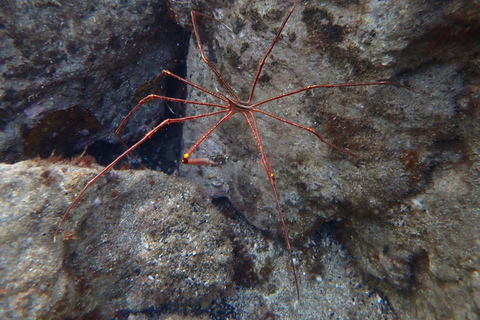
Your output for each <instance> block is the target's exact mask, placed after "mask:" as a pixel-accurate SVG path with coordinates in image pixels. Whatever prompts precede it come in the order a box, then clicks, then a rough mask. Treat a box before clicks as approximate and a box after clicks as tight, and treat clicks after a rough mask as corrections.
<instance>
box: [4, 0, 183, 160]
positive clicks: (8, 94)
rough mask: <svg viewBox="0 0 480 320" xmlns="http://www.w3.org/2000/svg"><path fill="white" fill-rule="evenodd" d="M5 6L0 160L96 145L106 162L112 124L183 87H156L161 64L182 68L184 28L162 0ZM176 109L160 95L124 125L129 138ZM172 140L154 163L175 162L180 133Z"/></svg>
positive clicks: (78, 150) (68, 153) (165, 84)
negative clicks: (147, 98)
mask: <svg viewBox="0 0 480 320" xmlns="http://www.w3.org/2000/svg"><path fill="white" fill-rule="evenodd" d="M0 6H1V10H0V20H1V25H0V76H1V81H0V101H1V102H2V103H1V104H0V160H2V161H7V162H13V161H18V160H19V159H25V158H33V157H36V156H38V155H40V156H41V157H43V158H46V157H48V156H50V154H51V153H52V152H53V151H55V153H56V154H57V155H60V154H62V155H65V156H72V155H75V154H76V153H77V154H78V153H81V152H82V151H83V149H84V148H85V147H86V146H91V145H92V144H94V143H95V142H97V144H96V145H94V146H92V147H91V148H90V150H89V151H90V152H91V153H93V154H95V155H96V157H97V159H98V161H100V162H101V163H104V164H106V163H108V162H110V161H111V160H110V159H111V158H110V157H109V155H105V154H102V155H101V156H100V155H99V154H100V153H101V152H103V151H105V150H104V149H105V148H106V147H110V146H111V149H112V150H111V152H112V153H114V152H115V149H114V147H113V146H112V145H118V146H120V141H119V140H118V138H117V137H116V135H115V134H114V131H115V130H116V129H117V127H118V126H119V125H120V123H121V121H122V120H123V118H124V117H125V116H126V115H127V113H128V112H129V111H130V110H131V109H133V107H134V106H135V105H136V104H137V102H138V101H139V100H140V99H142V98H143V97H144V96H146V95H148V94H150V93H157V94H163V95H165V94H168V95H172V96H174V95H179V94H180V95H181V94H182V87H179V86H178V84H175V86H174V87H175V88H172V84H173V83H172V81H167V79H164V81H160V82H159V83H158V86H155V85H154V84H153V80H154V79H155V77H156V76H157V75H158V74H159V73H160V72H161V71H162V70H163V69H169V70H171V71H175V72H178V73H182V72H184V70H183V69H182V68H184V67H183V65H184V52H185V51H186V47H185V45H184V42H185V40H184V39H185V38H186V37H188V33H186V32H185V31H184V30H183V29H182V28H180V27H179V26H177V25H176V24H175V23H174V22H173V21H172V20H171V19H170V12H169V8H168V6H167V4H166V2H165V1H160V0H159V1H103V2H102V1H99V2H98V1H97V2H95V3H93V2H85V1H68V2H66V3H63V2H61V1H50V0H40V1H37V0H35V1H33V0H32V1H30V0H29V1H20V0H18V1H16V0H12V1H9V0H5V1H2V2H1V3H0ZM169 106H170V109H171V110H173V112H174V113H179V112H180V111H177V109H176V108H177V105H175V104H170V105H169ZM170 109H168V108H166V105H165V104H164V103H162V102H159V101H157V102H155V103H153V102H152V103H149V104H147V105H145V106H144V107H143V108H141V109H140V110H139V111H138V112H137V113H136V114H135V115H134V116H133V117H132V118H131V120H130V121H129V122H128V123H127V126H126V127H125V128H124V130H123V131H122V134H123V137H124V139H125V140H126V141H130V140H135V139H138V138H139V137H140V136H142V135H143V134H144V133H145V132H146V130H147V129H148V128H150V127H151V126H152V125H153V124H155V123H156V121H160V120H161V119H162V117H163V116H164V115H165V114H166V115H169V114H170ZM171 116H172V115H170V117H171ZM171 131H173V130H171ZM171 135H172V132H170V139H172V137H171ZM168 137H169V136H168V134H167V135H166V137H163V140H162V139H160V142H158V141H157V145H156V148H159V147H160V146H161V145H162V143H163V144H165V141H169V139H168ZM162 141H163V142H162ZM174 142H176V146H175V143H173V145H172V147H171V149H172V150H169V152H162V156H163V159H160V160H159V161H157V163H158V162H161V161H164V162H165V161H167V162H170V163H172V162H175V161H177V157H178V156H177V154H176V153H175V150H174V148H177V149H178V148H179V144H180V140H179V139H177V140H176V141H174ZM162 146H163V145H162ZM122 148H123V146H122ZM178 151H179V150H177V151H176V152H177V153H178ZM144 156H145V155H144ZM103 157H104V158H105V159H103ZM145 157H146V156H145ZM152 157H153V156H152ZM159 166H160V165H159ZM162 169H165V168H162Z"/></svg>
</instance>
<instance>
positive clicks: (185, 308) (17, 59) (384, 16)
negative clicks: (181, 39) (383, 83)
mask: <svg viewBox="0 0 480 320" xmlns="http://www.w3.org/2000/svg"><path fill="white" fill-rule="evenodd" d="M170 4H171V6H172V9H173V11H170V10H169V9H168V7H167V5H166V4H165V3H163V2H158V3H157V2H148V3H146V2H145V3H142V2H140V3H139V2H128V1H127V2H122V4H119V3H111V2H110V3H109V4H108V5H107V4H102V3H99V4H96V5H95V7H88V4H85V3H82V4H78V5H75V4H74V3H70V4H64V3H58V2H55V1H54V2H51V1H45V2H38V1H33V2H32V1H30V2H25V1H17V2H9V3H8V6H6V4H2V8H3V9H5V10H0V11H1V13H0V14H2V20H1V21H2V25H0V36H1V37H2V41H1V43H2V46H3V47H2V50H1V51H0V54H2V60H0V63H1V65H0V67H1V68H2V77H3V80H4V81H3V82H1V83H2V84H1V86H2V87H1V88H0V89H1V90H3V91H1V93H0V94H1V101H2V104H1V106H0V126H1V127H0V129H1V131H0V135H1V138H2V140H1V141H2V142H1V143H2V149H1V150H2V151H1V152H2V153H1V156H2V159H3V160H4V161H13V160H16V159H20V158H22V157H23V155H22V152H23V153H24V155H26V154H27V152H26V151H27V150H33V153H32V154H31V155H32V156H36V155H37V154H40V155H42V156H44V157H48V156H49V155H50V154H51V152H52V150H53V149H55V150H56V154H66V155H69V154H73V153H75V152H78V150H82V149H83V148H84V146H85V145H88V144H90V143H92V141H97V140H101V141H107V143H106V144H100V145H99V146H98V145H97V147H96V148H97V149H101V151H103V152H104V154H103V155H101V156H100V153H98V155H97V154H96V153H95V154H96V157H97V160H98V161H100V162H101V163H106V162H108V159H109V157H110V158H111V156H113V155H114V154H115V151H114V152H112V151H111V150H110V149H109V146H110V142H111V141H113V138H112V132H113V131H114V130H115V129H116V126H117V125H118V124H119V123H120V121H121V119H122V118H123V117H124V116H125V115H126V114H127V113H128V111H129V110H130V109H131V108H132V106H134V105H135V103H136V101H137V100H135V99H137V98H141V97H144V96H145V95H147V94H149V93H151V92H157V93H161V94H162V92H166V94H172V95H173V94H175V91H176V90H175V89H171V91H169V90H170V89H168V90H167V88H171V87H170V85H169V84H168V83H161V84H160V88H159V90H160V91H155V90H156V89H155V88H153V87H152V86H151V81H152V80H153V79H154V78H155V76H156V74H157V73H158V72H159V71H160V70H161V69H163V68H169V69H171V70H172V71H175V72H176V73H178V74H180V73H181V72H182V71H181V70H178V71H177V70H174V69H176V66H177V64H176V62H175V58H173V56H170V54H173V53H172V51H168V50H166V49H165V47H164V46H166V45H167V44H168V43H170V44H174V47H175V46H176V42H175V41H174V40H172V39H171V38H170V37H169V36H171V35H174V34H176V32H174V31H175V30H177V31H178V30H179V29H176V28H177V27H175V26H173V25H171V24H167V26H164V25H163V24H162V23H160V22H165V21H171V20H170V18H168V19H167V17H170V15H173V16H174V17H175V19H176V20H177V21H178V22H179V23H181V24H183V25H184V26H185V27H186V28H187V29H188V30H191V22H190V21H191V20H190V13H189V11H190V10H191V9H195V10H198V11H200V12H203V13H205V14H209V15H211V16H213V17H215V18H217V19H219V20H221V21H223V22H225V23H226V24H228V25H229V26H230V27H231V28H232V30H233V31H232V32H229V31H228V30H227V29H226V28H225V27H223V26H221V25H220V24H218V23H215V22H213V21H208V20H205V19H200V20H201V21H199V27H200V29H201V36H202V41H203V44H204V48H205V51H206V53H207V57H208V59H209V60H210V61H211V62H212V63H213V64H214V65H215V66H216V67H217V68H218V70H219V71H220V72H221V73H222V75H223V76H224V77H225V79H226V80H227V82H228V83H229V84H230V85H231V86H232V88H233V89H234V90H235V92H236V94H238V95H239V96H240V97H241V98H242V99H247V97H248V93H249V90H250V88H251V83H252V81H253V77H254V75H255V71H256V68H257V66H258V62H259V61H260V59H261V58H262V56H263V54H264V52H265V51H266V50H267V48H268V46H269V45H270V43H271V41H272V39H273V37H274V35H275V32H276V31H277V29H278V27H279V26H280V24H281V21H282V19H283V17H284V16H285V14H286V12H287V11H288V10H289V9H290V7H291V5H292V4H293V3H283V2H282V3H281V4H279V3H278V1H273V0H271V1H270V0H269V1H262V2H256V1H246V0H242V1H236V2H235V3H230V4H229V5H228V6H225V5H224V2H223V1H213V0H212V1H202V2H198V1H190V0H179V1H177V0H176V1H174V0H171V1H170ZM92 8H93V9H92ZM87 9H92V10H90V11H89V10H87ZM157 9H158V10H157ZM479 11H480V9H479V7H478V4H476V3H474V2H471V1H448V2H428V3H426V2H424V1H413V0H412V1H407V2H405V1H394V0H389V1H366V2H361V3H359V2H336V1H326V2H325V1H322V2H320V1H308V2H303V1H301V2H300V3H299V5H298V7H297V8H296V9H295V11H294V12H293V14H292V17H291V19H290V21H289V22H288V24H287V26H286V28H285V30H284V33H283V34H282V36H281V37H280V39H279V42H278V43H277V45H276V46H275V48H274V49H273V52H272V55H271V56H270V57H269V59H267V63H266V65H265V69H264V72H263V73H262V76H261V77H260V81H259V83H258V85H257V89H256V91H255V95H254V101H261V100H263V99H266V98H269V97H272V96H275V95H278V94H280V93H283V92H287V91H291V90H294V89H297V88H301V87H304V86H307V85H310V84H318V83H342V82H365V81H377V80H385V79H388V80H390V81H394V82H397V83H401V84H403V85H405V86H407V87H409V88H410V90H407V89H402V88H397V87H393V86H390V87H368V88H354V89H352V88H350V89H348V88H344V89H317V90H314V91H310V92H308V93H303V94H299V95H296V96H293V97H291V98H285V99H282V100H278V101H275V102H272V103H269V104H265V105H264V106H262V109H263V110H266V111H269V112H272V113H275V114H277V115H279V116H281V117H284V118H286V119H289V120H291V121H296V122H299V123H302V124H305V125H307V126H311V127H313V128H314V129H315V130H317V131H318V132H319V133H321V134H322V135H324V136H325V137H326V138H327V139H329V140H330V141H332V142H333V143H335V144H337V145H338V146H340V147H342V148H346V149H348V150H351V151H353V152H356V153H358V154H359V155H360V156H361V157H360V158H359V159H356V158H353V157H349V156H345V155H343V154H340V153H338V152H336V151H335V150H332V149H330V148H328V147H327V146H325V145H324V144H322V143H321V142H319V141H317V140H316V138H315V137H314V136H312V135H311V134H309V133H307V132H302V131H301V130H299V129H296V128H291V127H289V126H288V125H286V124H284V123H280V122H278V121H275V120H273V119H269V118H265V117H261V116H259V117H258V122H259V126H260V130H261V136H262V139H263V141H264V144H265V148H266V152H267V156H268V157H269V159H270V161H271V164H272V168H273V170H274V173H275V175H276V177H277V187H278V191H279V195H280V201H281V204H282V208H283V210H284V213H285V217H286V219H287V227H288V228H289V234H290V237H291V239H292V245H293V251H294V259H295V263H296V267H297V271H298V275H299V282H300V290H301V301H300V302H299V303H298V302H296V295H295V289H294V283H293V277H292V274H291V269H290V266H289V264H288V255H287V252H286V250H285V242H284V239H283V236H282V234H281V233H280V232H279V230H280V224H279V222H278V217H277V215H278V214H277V212H276V208H275V206H274V199H273V197H272V195H271V190H270V188H269V185H268V182H267V179H266V177H265V173H264V171H263V168H262V167H261V166H260V165H259V164H258V163H259V159H260V155H259V152H258V150H257V148H256V145H255V143H254V140H253V138H252V135H251V133H250V132H249V131H248V127H247V126H246V124H245V123H244V119H243V118H242V117H241V116H239V117H237V118H233V119H230V120H231V121H229V122H228V123H224V124H222V126H220V127H219V129H217V131H216V132H215V133H214V134H213V135H212V137H211V138H210V139H207V140H206V141H205V142H204V143H203V144H202V145H201V146H200V148H199V149H198V151H197V152H196V153H195V154H194V155H193V156H192V157H212V158H214V159H216V160H217V161H219V162H220V163H221V165H219V166H212V167H206V166H203V167H198V166H195V167H192V166H188V167H187V166H184V167H181V172H180V177H181V179H182V180H191V181H193V182H194V183H195V184H196V185H197V187H192V186H191V185H189V184H187V183H185V182H182V181H179V179H178V178H175V177H167V176H164V175H162V174H159V173H154V172H150V171H138V172H133V171H119V172H117V173H116V174H115V173H112V174H109V175H106V176H105V177H103V178H101V179H100V180H99V181H98V182H97V183H96V184H95V185H94V186H93V187H92V188H91V190H89V191H88V192H87V194H86V197H85V199H84V200H82V201H81V202H80V204H79V206H78V207H76V208H75V210H74V214H73V215H72V217H71V218H70V219H69V220H67V222H66V224H65V226H64V231H63V233H62V235H63V239H62V241H59V242H57V243H52V242H51V240H52V236H53V233H54V230H55V228H56V225H57V223H58V221H59V220H60V217H61V215H62V214H63V212H64V211H65V209H66V208H67V206H68V204H69V203H70V202H71V201H72V199H73V197H74V195H75V194H77V193H78V192H79V191H80V190H81V188H83V186H84V184H85V183H86V181H88V179H90V178H91V177H93V176H94V174H95V173H96V172H98V171H99V168H98V167H97V166H96V165H91V168H89V167H77V166H75V165H73V164H74V163H83V164H84V165H86V164H88V163H90V162H91V159H90V160H89V159H88V158H79V159H78V160H73V162H74V163H68V162H60V163H56V162H57V161H59V160H58V158H57V157H51V158H50V162H40V161H36V162H23V163H18V164H16V165H1V168H0V169H1V170H2V172H1V176H2V178H1V179H0V183H1V184H2V186H1V189H0V192H1V193H2V196H1V197H0V200H1V201H2V202H1V203H0V206H1V208H2V209H1V214H2V217H1V220H0V221H1V224H2V225H1V228H0V230H1V233H2V234H1V236H0V237H1V239H2V240H1V242H0V244H1V253H0V263H1V267H0V272H1V273H2V274H1V275H0V279H2V280H0V281H1V284H0V312H1V317H2V318H12V317H17V318H18V317H21V318H32V319H33V318H46V319H48V318H52V317H53V316H52V314H53V313H56V314H57V315H58V314H60V315H63V316H64V317H67V316H69V317H80V316H81V317H84V318H90V319H91V318H111V317H116V318H119V319H120V318H122V319H123V318H127V317H129V318H131V319H135V318H138V319H148V318H162V317H163V318H178V319H181V318H188V319H191V318H195V317H196V318H205V317H206V316H208V317H212V318H217V319H218V318H220V319H233V318H242V317H243V318H247V317H250V318H260V319H262V318H263V319H268V318H275V317H280V318H285V319H289V318H290V319H298V318H308V317H311V316H312V315H314V316H317V315H322V317H323V318H328V317H338V318H342V319H345V318H362V319H365V318H368V319H385V318H401V319H438V318H450V319H477V318H479V317H480V316H479V314H478V310H479V309H480V294H479V292H480V289H479V288H480V280H479V279H480V276H479V270H480V267H479V260H480V258H479V255H478V252H479V246H480V240H479V237H480V234H479V231H478V230H479V225H480V221H479V211H478V207H479V204H478V194H479V183H478V181H479V179H478V178H479V167H478V160H479V153H480V152H479V128H478V119H479V111H478V104H479V102H480V97H479V92H480V90H479V81H478V79H479V78H480V72H479V70H480V67H479V65H480V60H479V50H480V49H479V48H480V44H479V42H480V41H479V38H478V34H480V32H478V31H479V30H480V26H479V24H478V21H480V19H479V17H480V13H479ZM87 12H90V14H87ZM172 12H173V13H172ZM97 15H99V16H101V19H99V18H98V16H97ZM47 20H48V21H47ZM78 25H82V26H83V25H84V26H85V27H84V29H79V28H78V27H75V26H78ZM79 30H85V31H84V32H85V33H84V32H83V31H79ZM116 30H119V31H118V34H117V33H116V32H117V31H116ZM114 31H115V32H114ZM161 31H167V33H166V34H167V35H169V36H165V35H162V34H163V33H162V32H161ZM179 34H180V35H184V33H183V32H181V33H179ZM47 35H48V37H47ZM77 36H78V37H77ZM46 37H47V38H46ZM49 37H51V38H52V40H49V39H50V38H49ZM122 37H123V38H122ZM119 38H122V41H123V40H125V42H124V44H123V45H122V41H120V42H118V41H117V40H118V39H119ZM58 39H63V40H65V41H63V42H62V41H57V40H58ZM75 39H76V40H75ZM3 40H5V41H3ZM67 40H69V41H67ZM77 40H78V42H77ZM80 40H81V41H80ZM72 42H73V43H74V44H75V45H73V46H72ZM127 42H128V43H127ZM68 43H70V44H68ZM118 43H120V45H118ZM76 44H78V45H76ZM128 44H131V46H129V45H128ZM191 45H192V48H191V50H190V54H189V57H188V67H189V72H188V78H189V79H190V80H192V81H194V82H195V83H197V84H199V85H202V86H204V87H206V88H208V89H210V90H212V91H215V90H216V88H218V89H219V90H220V91H222V92H226V90H225V88H224V87H223V86H222V84H221V83H219V81H218V80H217V79H216V78H215V76H214V75H213V73H212V72H211V71H210V70H209V69H208V68H207V67H206V66H205V64H204V63H203V62H202V60H201V59H200V57H199V54H198V51H196V50H195V41H192V42H191ZM52 48H53V49H52ZM72 49H75V50H73V51H72ZM164 49H165V50H164ZM179 50H180V51H181V52H183V49H179ZM159 56H162V57H163V59H158V57H159ZM169 56H170V57H172V58H169ZM55 57H60V58H58V59H57V58H55ZM65 57H68V59H67V58H65ZM89 57H92V59H89ZM180 60H181V59H180ZM164 63H165V64H164ZM165 66H166V67H165ZM131 84H133V85H131ZM42 86H43V87H42ZM178 90H179V91H180V93H182V89H181V88H180V89H178ZM188 91H189V99H194V100H195V99H198V100H201V101H205V100H206V99H207V100H208V99H210V98H209V97H208V96H206V95H205V94H203V93H199V92H198V91H195V90H192V89H191V88H189V89H188ZM37 92H38V93H37ZM132 97H133V98H132ZM212 101H213V100H212ZM217 102H218V101H217ZM89 106H94V107H95V108H93V109H90V107H89ZM100 107H104V108H100ZM150 107H152V108H150ZM164 107H165V106H163V105H162V104H161V103H160V104H155V105H153V104H152V105H151V106H149V107H146V108H145V112H146V113H145V114H141V113H139V114H138V115H137V116H138V118H137V117H135V118H136V119H132V123H131V124H130V125H129V127H128V128H127V129H126V130H125V137H126V138H127V139H128V140H130V139H135V138H138V137H139V136H141V134H142V133H143V132H144V129H145V128H146V129H147V130H148V128H150V127H151V125H152V124H154V123H155V121H154V120H153V119H152V116H151V115H152V114H154V118H155V119H158V118H157V116H159V115H160V114H162V113H163V111H162V110H164V111H166V113H168V112H169V111H167V110H166V109H165V108H164ZM170 107H172V108H173V107H175V106H170ZM147 109H148V110H147ZM167 109H168V108H167ZM173 109H174V108H173ZM188 110H189V112H190V114H193V113H194V112H202V111H203V112H205V109H202V108H200V107H194V106H189V107H188ZM174 113H175V109H174ZM137 120H138V121H137ZM207 122H208V121H207ZM99 123H100V126H99ZM213 123H215V120H211V121H210V122H209V123H204V122H202V121H195V122H193V121H192V122H190V123H188V125H187V127H186V133H185V136H184V150H187V149H188V148H189V147H190V146H191V145H192V144H193V143H194V142H195V141H196V140H197V139H198V138H199V137H200V136H201V135H202V134H203V133H204V132H205V131H206V130H207V128H209V125H211V124H213ZM59 124H63V126H60V127H57V125H59ZM65 124H66V126H65ZM104 125H105V126H104ZM90 126H91V127H90ZM65 127H67V128H73V131H62V130H63V129H62V128H65ZM58 135H60V136H62V137H68V139H63V140H55V138H56V137H57V136H58ZM29 136H30V137H37V136H38V137H39V138H41V139H37V140H35V139H33V140H29V139H27V138H28V137H29ZM157 136H159V140H160V141H161V143H164V142H165V141H167V140H172V139H173V140H174V139H177V140H176V141H177V142H178V141H179V139H180V138H179V137H178V136H177V137H176V138H173V137H172V132H171V131H170V132H169V131H167V134H166V136H162V135H161V134H159V135H157ZM42 137H43V138H42ZM46 137H48V138H46ZM38 141H40V143H39V144H38ZM23 142H27V144H26V146H27V147H28V146H30V147H32V146H33V147H32V148H30V149H28V148H27V149H25V143H24V145H22V143H23ZM34 142H37V144H36V145H35V144H33V143H34ZM161 143H160V142H158V141H157V142H154V143H153V144H149V145H146V149H148V150H149V151H151V152H152V153H151V154H149V155H147V156H141V157H142V160H144V158H151V157H153V156H152V154H154V153H156V154H157V155H158V157H164V158H168V159H170V160H171V162H173V163H174V162H175V161H178V156H177V154H178V151H179V149H180V148H179V146H178V143H177V145H176V146H174V147H173V148H169V149H167V150H164V149H161V148H159V145H160V144H161ZM95 145H96V144H95V143H94V144H93V145H92V146H91V147H90V151H92V149H94V146H95ZM44 146H45V147H46V148H45V149H39V148H40V147H44ZM75 150H76V151H75ZM105 154H107V155H110V156H107V155H105ZM172 159H173V160H172ZM155 167H157V165H153V166H151V168H155ZM159 167H161V165H159ZM170 168H174V166H173V167H172V166H170ZM166 171H168V170H166ZM170 172H171V170H170ZM198 186H200V188H198ZM205 192H206V193H207V194H204V193H205ZM67 193H68V194H67ZM211 196H226V197H228V199H229V200H230V201H231V202H232V203H233V205H234V206H235V207H236V209H237V210H238V211H240V212H241V214H242V215H239V214H238V212H237V211H236V210H234V209H232V208H228V206H226V204H223V205H220V208H223V210H222V212H223V215H222V214H220V213H219V212H217V210H216V209H214V208H213V207H212V206H211V205H210V203H209V202H210V197H211ZM192 213H195V214H193V215H192ZM243 217H245V218H246V219H248V220H246V219H245V218H243ZM212 257H213V258H212ZM447 299H448V300H447ZM170 314H173V315H170Z"/></svg>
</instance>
